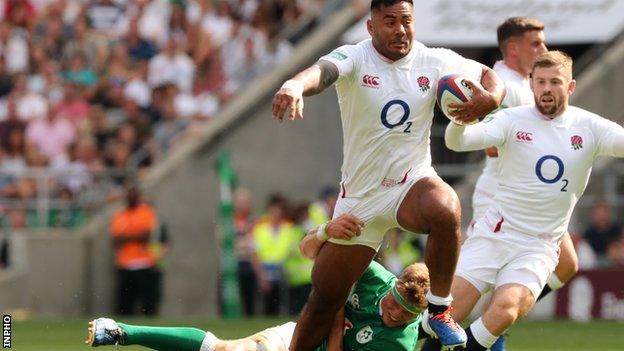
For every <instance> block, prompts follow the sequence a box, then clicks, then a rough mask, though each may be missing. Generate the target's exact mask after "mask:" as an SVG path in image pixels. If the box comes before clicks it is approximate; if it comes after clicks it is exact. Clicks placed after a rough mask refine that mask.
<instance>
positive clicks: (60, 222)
mask: <svg viewBox="0 0 624 351" xmlns="http://www.w3.org/2000/svg"><path fill="white" fill-rule="evenodd" d="M58 198H59V203H58V204H59V207H56V208H53V209H52V210H51V211H50V214H49V216H48V221H49V223H47V226H48V227H52V228H67V229H77V228H80V227H81V226H83V225H84V224H85V222H86V220H87V213H86V210H85V209H84V208H81V207H79V206H78V204H77V203H76V202H75V201H74V194H73V193H72V191H71V190H70V189H69V188H65V187H64V188H61V190H60V192H59V196H58Z"/></svg>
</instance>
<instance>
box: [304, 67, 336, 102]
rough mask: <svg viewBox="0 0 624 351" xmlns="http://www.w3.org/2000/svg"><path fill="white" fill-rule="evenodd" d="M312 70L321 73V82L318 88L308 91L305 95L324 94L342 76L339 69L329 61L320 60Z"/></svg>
mask: <svg viewBox="0 0 624 351" xmlns="http://www.w3.org/2000/svg"><path fill="white" fill-rule="evenodd" d="M311 68H313V69H318V70H319V71H320V76H319V81H318V84H317V86H316V88H314V89H312V90H310V91H307V92H306V93H305V94H304V95H315V94H318V93H320V92H322V91H323V90H325V89H327V88H328V87H329V86H331V85H332V84H334V83H335V82H336V80H338V76H339V75H340V73H339V72H338V67H336V65H334V64H333V63H331V62H329V61H324V60H319V61H317V62H316V63H315V64H314V65H313V66H312V67H311Z"/></svg>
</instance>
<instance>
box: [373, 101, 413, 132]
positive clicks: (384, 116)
mask: <svg viewBox="0 0 624 351" xmlns="http://www.w3.org/2000/svg"><path fill="white" fill-rule="evenodd" d="M392 107H394V108H399V109H403V116H402V117H401V118H400V119H399V120H398V121H396V122H392V121H389V120H388V111H390V108H392ZM409 115H410V107H409V105H408V104H407V102H405V101H403V100H392V101H389V102H388V103H387V104H386V105H385V106H384V107H383V109H381V124H383V125H384V126H385V127H386V128H388V129H392V128H394V127H398V126H402V125H403V124H405V128H404V129H403V132H404V133H411V132H412V131H411V130H410V128H411V127H412V122H407V119H408V118H409ZM406 122H407V123H406Z"/></svg>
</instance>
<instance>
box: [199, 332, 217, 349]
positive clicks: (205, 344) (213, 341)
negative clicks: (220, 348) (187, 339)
mask: <svg viewBox="0 0 624 351" xmlns="http://www.w3.org/2000/svg"><path fill="white" fill-rule="evenodd" d="M219 341H220V340H219V338H217V337H216V336H215V335H214V334H213V333H211V332H209V331H207V332H206V336H204V341H202V344H201V347H200V348H199V351H214V350H215V348H216V347H217V343H218V342H219Z"/></svg>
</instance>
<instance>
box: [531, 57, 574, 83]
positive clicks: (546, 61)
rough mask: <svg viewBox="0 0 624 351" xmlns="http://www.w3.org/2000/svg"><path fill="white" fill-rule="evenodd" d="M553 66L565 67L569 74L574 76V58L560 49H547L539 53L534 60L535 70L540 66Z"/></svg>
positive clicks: (570, 76)
mask: <svg viewBox="0 0 624 351" xmlns="http://www.w3.org/2000/svg"><path fill="white" fill-rule="evenodd" d="M553 66H561V67H563V69H564V70H565V72H566V74H567V76H568V77H569V78H572V58H571V57H570V56H568V54H566V53H565V52H562V51H558V50H554V51H547V52H545V53H543V54H541V55H539V56H538V57H537V58H536V59H535V62H533V71H535V69H536V68H538V67H541V68H549V67H553Z"/></svg>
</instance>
